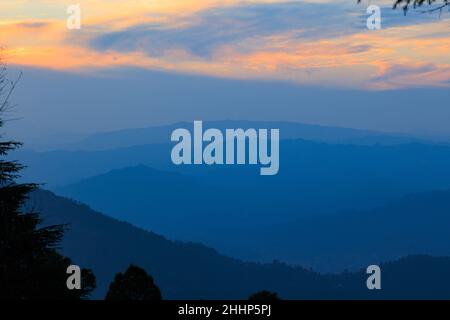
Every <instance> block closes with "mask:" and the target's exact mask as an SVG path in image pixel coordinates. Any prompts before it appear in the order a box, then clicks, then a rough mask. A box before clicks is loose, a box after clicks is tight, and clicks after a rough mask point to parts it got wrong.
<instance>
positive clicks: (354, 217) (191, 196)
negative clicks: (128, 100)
mask: <svg viewBox="0 0 450 320" xmlns="http://www.w3.org/2000/svg"><path fill="white" fill-rule="evenodd" d="M349 179H350V177H349ZM237 181H239V180H237ZM254 185H255V186H254V187H253V189H249V190H250V191H246V190H245V188H244V187H243V186H237V185H236V186H235V187H234V188H233V187H229V186H228V185H227V186H228V187H227V186H225V187H221V186H215V185H208V184H207V183H206V182H205V181H204V180H199V179H197V180H196V179H195V178H193V177H192V176H189V175H181V174H176V173H169V172H160V171H157V170H154V169H150V168H148V167H144V166H137V167H132V168H125V169H120V170H114V171H111V172H110V173H108V174H105V175H100V176H96V177H93V178H90V179H87V180H84V181H82V182H80V183H78V184H74V185H72V186H69V187H67V188H63V189H60V192H61V193H62V194H64V195H67V196H70V197H72V198H75V199H78V200H80V201H83V202H85V203H88V204H89V205H92V206H93V208H95V209H97V210H99V211H101V212H106V213H107V214H109V215H111V216H113V217H115V218H117V219H120V220H124V221H128V222H131V223H133V224H135V225H137V226H140V227H142V228H145V229H147V230H154V231H157V232H158V233H162V234H164V235H166V236H169V237H170V238H174V239H182V240H191V241H200V242H203V243H205V244H207V245H211V246H213V247H215V248H218V249H220V250H221V251H222V252H224V253H226V254H228V255H231V256H234V257H239V258H242V259H252V260H258V261H271V260H272V259H281V260H283V261H287V262H289V263H294V264H295V263H301V264H303V265H306V266H312V267H314V268H315V269H317V270H324V271H335V270H343V269H344V268H347V269H353V270H355V269H358V268H359V267H360V266H361V265H362V264H365V263H369V262H370V261H372V260H373V259H375V260H377V261H385V260H389V259H397V258H399V257H401V256H404V255H408V254H417V253H427V254H438V255H439V254H440V255H447V254H448V255H450V242H449V241H448V237H447V234H448V231H447V230H449V229H450V191H442V192H438V191H436V192H426V193H418V194H412V195H409V196H406V197H404V198H401V199H400V200H394V201H392V202H391V203H390V204H388V205H385V206H380V207H378V208H376V209H372V210H365V211H356V210H353V211H340V212H337V213H327V214H325V213H322V212H307V214H303V217H301V216H302V213H303V212H304V211H303V210H306V209H308V210H311V208H312V205H313V201H320V199H319V197H315V198H313V199H308V200H309V201H311V202H310V203H308V202H306V201H305V202H304V203H302V199H304V198H303V197H306V196H309V197H314V193H312V192H310V191H308V190H306V189H305V191H304V194H301V193H300V191H296V190H295V187H296V186H295V185H293V186H292V190H291V191H290V192H286V190H287V187H286V186H281V185H278V184H276V185H275V186H270V185H269V184H267V185H264V187H265V188H267V189H266V190H262V189H259V187H261V186H259V187H258V186H257V184H256V183H255V184H254ZM383 186H384V184H381V185H380V188H383ZM388 187H390V188H392V187H393V186H392V184H391V185H389V184H386V186H385V188H388ZM278 188H279V189H278ZM297 188H298V190H300V187H297ZM313 190H314V192H320V191H317V189H313ZM332 191H333V189H332V188H330V192H332ZM358 191H359V190H356V189H355V191H354V193H353V196H354V197H358V196H361V193H359V194H358ZM335 192H336V194H337V195H342V194H343V192H342V190H339V189H336V191H335ZM344 192H348V191H347V190H344ZM376 195H377V194H375V195H374V196H376ZM350 196H351V195H350ZM324 199H325V200H326V201H330V202H331V201H333V199H334V198H331V197H330V198H326V197H324ZM296 200H297V202H296ZM305 208H306V209H305ZM296 210H298V212H297V211H296ZM330 210H331V209H330ZM312 213H315V214H312ZM296 214H297V217H301V218H295V216H296ZM304 243H307V244H308V246H307V247H302V245H301V244H304Z"/></svg>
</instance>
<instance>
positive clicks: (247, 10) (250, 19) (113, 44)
mask: <svg viewBox="0 0 450 320" xmlns="http://www.w3.org/2000/svg"><path fill="white" fill-rule="evenodd" d="M351 15H352V13H351V11H350V12H349V6H348V5H344V4H342V3H339V2H338V3H336V4H326V5H324V4H320V3H307V2H288V3H269V4H267V3H263V4H240V5H236V6H231V7H217V8H211V9H208V10H204V11H201V12H198V13H196V14H194V15H192V16H189V17H187V18H186V19H188V21H186V23H185V24H184V25H182V26H181V27H175V28H173V27H171V26H167V25H166V24H158V23H149V24H141V25H138V26H133V27H130V28H127V29H125V30H122V31H117V32H111V33H106V34H102V35H100V36H98V37H96V38H95V39H93V40H92V42H91V45H92V47H93V48H95V49H97V50H111V49H113V50H117V51H121V52H131V51H136V50H141V51H145V52H147V53H149V54H150V55H155V56H161V55H164V53H165V51H166V50H174V49H180V48H182V49H184V50H187V51H188V52H189V53H191V54H193V55H197V56H199V57H203V58H209V57H211V55H212V54H213V53H214V51H215V50H216V49H217V48H218V47H221V46H224V45H229V44H235V43H238V44H241V43H242V42H244V41H246V40H251V41H255V39H258V38H261V37H267V36H270V35H276V34H280V33H284V32H290V35H291V36H292V37H293V38H294V39H296V40H301V39H320V38H327V37H334V36H340V35H343V34H348V33H352V32H357V31H358V29H357V28H356V26H355V24H354V21H353V20H352V19H351V18H350V17H351ZM318 21H323V23H317V22H318ZM240 49H241V50H248V51H250V50H255V49H257V48H252V47H251V46H242V45H241V46H240Z"/></svg>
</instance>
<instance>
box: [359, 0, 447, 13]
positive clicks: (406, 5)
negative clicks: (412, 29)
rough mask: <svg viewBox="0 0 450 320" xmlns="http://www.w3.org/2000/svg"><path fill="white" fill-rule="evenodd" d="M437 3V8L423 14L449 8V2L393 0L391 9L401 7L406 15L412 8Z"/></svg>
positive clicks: (441, 0) (436, 0) (437, 0)
mask: <svg viewBox="0 0 450 320" xmlns="http://www.w3.org/2000/svg"><path fill="white" fill-rule="evenodd" d="M360 2H361V0H358V3H360ZM435 3H438V4H439V5H438V6H437V7H434V8H431V9H428V10H425V11H423V12H434V11H439V12H442V10H443V9H444V8H446V7H450V2H449V0H394V5H393V9H397V8H398V7H399V6H400V7H402V9H403V12H404V13H405V14H406V12H407V11H408V10H409V9H410V8H411V7H412V8H413V9H416V8H418V7H422V6H423V5H424V4H428V5H432V4H435Z"/></svg>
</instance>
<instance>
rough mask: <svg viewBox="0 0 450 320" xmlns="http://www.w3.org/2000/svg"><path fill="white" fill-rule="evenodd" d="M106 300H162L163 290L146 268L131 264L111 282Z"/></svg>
mask: <svg viewBox="0 0 450 320" xmlns="http://www.w3.org/2000/svg"><path fill="white" fill-rule="evenodd" d="M105 299H106V300H156V301H157V300H161V291H160V290H159V288H158V287H157V286H156V285H155V283H154V282H153V278H152V277H151V276H150V275H149V274H147V272H145V270H144V269H142V268H139V267H137V266H134V265H130V266H129V267H128V269H127V270H126V271H125V273H118V274H116V276H115V277H114V281H113V282H112V283H111V284H110V286H109V290H108V293H107V294H106V298H105Z"/></svg>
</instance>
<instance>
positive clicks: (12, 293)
mask: <svg viewBox="0 0 450 320" xmlns="http://www.w3.org/2000/svg"><path fill="white" fill-rule="evenodd" d="M16 83H17V81H16V82H11V81H10V80H9V79H8V77H7V70H6V67H5V66H4V65H3V64H1V61H0V128H2V127H3V125H4V116H5V112H6V111H8V109H9V107H10V104H9V98H10V96H11V93H12V92H13V90H14V87H15V85H16ZM20 145H21V144H20V143H19V142H15V141H3V140H2V136H1V135H0V157H1V158H0V299H8V300H16V299H21V300H23V299H79V298H84V297H87V296H88V295H89V293H90V292H91V291H92V290H93V288H94V287H95V277H94V275H93V274H92V272H90V271H89V270H83V271H82V279H81V280H82V286H83V288H82V289H81V290H69V289H68V288H67V285H66V280H67V277H68V276H69V275H67V274H66V270H67V267H68V266H69V265H70V264H71V261H70V259H69V258H66V257H64V256H62V255H60V254H59V253H58V252H57V248H58V245H59V243H60V241H61V239H62V236H63V234H64V226H62V225H53V226H47V227H41V226H40V225H41V222H42V220H41V218H40V217H39V213H38V212H36V211H35V210H32V209H31V210H29V211H28V212H25V209H24V206H25V204H26V202H27V200H28V195H29V194H30V192H31V191H33V190H35V189H36V188H37V187H38V186H37V185H36V184H32V183H22V184H21V183H16V182H15V180H16V179H17V178H18V177H19V172H20V170H21V169H22V168H23V166H22V165H21V164H19V163H18V162H17V161H10V160H7V159H6V156H7V155H8V153H9V152H10V151H12V150H14V149H16V148H18V147H19V146H20Z"/></svg>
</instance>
